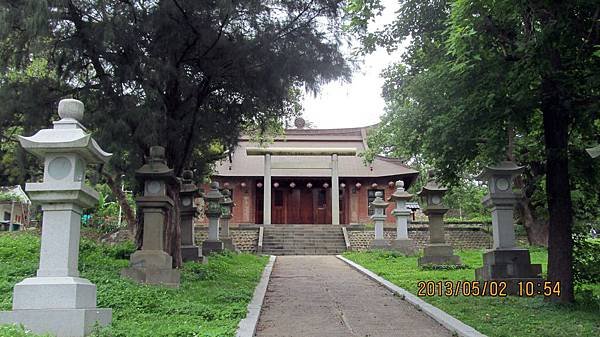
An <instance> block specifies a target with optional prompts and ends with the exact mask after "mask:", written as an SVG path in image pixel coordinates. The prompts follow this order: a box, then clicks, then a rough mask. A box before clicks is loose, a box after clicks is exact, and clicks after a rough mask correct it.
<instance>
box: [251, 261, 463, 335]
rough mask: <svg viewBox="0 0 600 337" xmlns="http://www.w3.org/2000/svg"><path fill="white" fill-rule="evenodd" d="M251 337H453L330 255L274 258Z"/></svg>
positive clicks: (431, 320) (411, 307)
mask: <svg viewBox="0 0 600 337" xmlns="http://www.w3.org/2000/svg"><path fill="white" fill-rule="evenodd" d="M256 336H260V337H275V336H277V337H292V336H294V337H300V336H303V337H320V336H327V337H342V336H344V337H346V336H361V337H367V336H368V337H388V336H389V337H402V336H406V337H429V336H431V337H433V336H435V337H446V336H447V337H451V336H452V335H451V334H450V332H448V330H446V329H444V328H443V327H442V326H441V325H439V324H438V323H437V322H435V321H434V320H433V319H431V318H430V317H428V316H426V315H425V314H423V313H421V312H420V311H418V310H417V309H416V308H415V307H413V306H412V305H410V304H409V303H406V302H404V301H402V300H401V299H400V298H398V297H395V296H394V295H393V294H392V293H391V292H390V291H388V290H387V289H385V288H383V287H382V286H380V285H378V284H377V283H375V282H373V281H371V280H369V279H368V278H367V277H366V276H364V275H362V274H360V273H359V272H357V271H355V270H354V269H352V268H350V267H349V266H347V265H346V264H345V263H343V262H342V261H340V260H338V259H337V258H336V257H335V256H279V257H277V260H276V261H275V266H274V268H273V273H272V274H271V280H270V281H269V286H268V288H267V295H266V298H265V302H264V305H263V309H262V312H261V315H260V319H259V322H258V327H257V333H256Z"/></svg>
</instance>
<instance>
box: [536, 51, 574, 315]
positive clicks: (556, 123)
mask: <svg viewBox="0 0 600 337" xmlns="http://www.w3.org/2000/svg"><path fill="white" fill-rule="evenodd" d="M549 58H550V63H551V65H552V67H553V70H554V71H552V72H550V73H547V74H544V75H542V83H541V90H542V101H541V108H542V114H543V124H544V140H545V143H546V198H547V200H548V211H549V237H548V280H549V281H551V282H560V289H561V293H560V296H555V297H552V298H551V300H552V301H556V302H563V303H570V302H573V301H574V293H573V238H572V236H571V234H572V233H571V232H572V224H573V215H572V214H573V209H572V203H571V188H570V184H569V167H568V164H569V161H568V149H567V146H568V140H569V134H568V131H569V120H570V116H569V112H568V110H567V109H566V104H565V99H564V95H563V93H562V90H561V87H560V84H559V82H558V81H559V79H558V78H559V76H560V75H559V73H558V69H560V55H559V54H558V52H557V51H556V50H552V51H549Z"/></svg>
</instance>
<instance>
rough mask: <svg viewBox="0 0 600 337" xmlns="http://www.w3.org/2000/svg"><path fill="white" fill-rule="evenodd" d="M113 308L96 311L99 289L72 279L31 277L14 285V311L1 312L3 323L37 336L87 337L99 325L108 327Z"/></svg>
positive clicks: (0, 321)
mask: <svg viewBox="0 0 600 337" xmlns="http://www.w3.org/2000/svg"><path fill="white" fill-rule="evenodd" d="M111 320H112V310H111V309H99V308H96V286H95V285H94V284H92V283H91V282H90V281H88V280H86V279H84V278H79V277H70V276H62V277H57V276H48V277H31V278H27V279H25V280H23V281H21V282H19V283H18V284H16V285H15V290H14V295H13V311H5V312H0V324H23V326H25V327H26V328H27V329H28V330H31V331H33V332H35V333H37V334H43V333H51V334H54V335H56V336H59V337H60V336H68V337H71V336H77V337H79V336H85V335H88V334H89V333H91V331H92V329H93V327H94V325H95V324H96V322H98V324H99V325H100V326H107V325H109V324H110V322H111Z"/></svg>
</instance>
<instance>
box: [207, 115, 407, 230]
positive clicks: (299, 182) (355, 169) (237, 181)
mask: <svg viewBox="0 0 600 337" xmlns="http://www.w3.org/2000/svg"><path fill="white" fill-rule="evenodd" d="M367 131H368V127H362V128H347V129H288V130H286V131H285V134H284V135H282V136H281V137H277V138H276V139H275V140H274V141H273V143H271V144H268V145H267V146H266V149H267V150H266V152H269V151H268V150H269V149H274V150H275V149H279V150H282V149H283V150H285V149H289V150H290V151H280V153H288V152H289V153H299V152H298V150H301V152H303V155H302V156H297V155H294V154H285V155H273V156H269V157H270V158H269V161H268V162H267V160H266V158H265V157H266V155H265V156H256V155H252V151H249V149H256V148H257V147H259V145H258V144H256V143H254V142H253V141H252V140H251V139H250V138H249V137H245V136H243V137H242V138H241V139H240V141H239V144H238V146H237V147H236V149H235V151H234V152H233V153H232V154H231V156H230V159H226V160H223V161H222V162H220V163H219V164H218V165H217V167H216V172H215V174H214V176H213V180H215V181H218V182H219V183H220V185H221V187H223V188H228V189H230V190H231V191H232V193H233V201H234V203H235V208H234V211H233V219H232V223H233V224H263V223H269V221H268V216H265V211H266V212H269V211H270V213H271V214H270V223H271V224H331V223H335V222H336V221H337V219H335V217H334V216H333V213H335V210H336V209H337V210H338V211H339V223H340V224H352V223H366V222H369V221H370V220H369V216H370V214H371V212H370V210H369V203H370V202H371V201H372V200H373V199H374V198H375V192H377V191H382V192H383V193H384V195H385V198H386V199H387V198H388V197H389V196H390V195H391V194H392V193H393V192H394V190H395V188H394V182H395V181H396V180H403V181H404V183H405V186H410V185H411V184H412V183H413V182H414V181H415V180H416V178H417V175H418V172H417V171H416V170H414V169H412V168H410V167H408V166H407V165H406V164H405V163H404V162H403V161H401V160H398V159H392V158H386V157H381V156H377V157H375V159H374V161H373V162H372V163H365V161H364V158H363V157H362V156H360V154H361V153H362V152H364V151H365V150H366V149H367V142H366V137H367ZM259 148H260V147H259ZM311 149H314V150H315V151H314V152H315V153H320V152H326V151H330V152H331V151H333V152H335V151H341V150H346V151H344V152H347V153H351V152H352V151H350V150H351V149H354V150H356V153H357V155H341V156H339V157H338V156H337V155H335V162H336V165H335V166H337V167H336V168H337V170H335V169H333V168H332V165H333V164H332V162H333V161H332V158H333V157H334V156H333V155H307V154H310V153H311V151H310V150H311ZM294 150H296V152H294ZM249 152H250V154H249ZM333 152H332V153H333ZM266 166H269V168H270V170H265V167H266ZM269 172H270V180H271V184H270V186H265V180H267V181H268V180H269V178H267V179H265V176H266V175H267V174H268V173H269ZM334 175H335V176H336V177H334ZM336 178H337V179H336ZM336 180H337V181H338V183H339V185H338V186H339V190H337V189H335V188H332V184H333V181H336ZM265 188H270V189H271V190H270V192H271V193H270V195H269V193H265V192H268V191H265ZM336 194H337V195H338V197H339V206H338V205H336V204H335V203H333V202H332V201H333V200H332V195H333V196H335V195H336ZM265 197H266V198H267V200H268V199H269V198H270V200H271V202H270V204H271V205H270V209H269V208H267V207H265V205H264V200H265ZM332 205H333V207H332ZM392 209H393V206H392V205H391V204H390V206H389V207H388V209H387V210H386V214H387V215H388V217H387V220H388V222H390V223H393V222H394V221H395V220H394V218H393V216H392V215H391V210H392ZM266 218H267V219H266ZM265 220H267V221H265Z"/></svg>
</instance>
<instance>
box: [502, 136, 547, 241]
mask: <svg viewBox="0 0 600 337" xmlns="http://www.w3.org/2000/svg"><path fill="white" fill-rule="evenodd" d="M507 134H508V146H507V148H506V157H507V158H508V160H510V161H513V162H517V160H516V158H515V131H514V129H513V128H512V127H509V128H507ZM532 173H533V174H535V172H532ZM515 187H516V188H518V189H520V190H521V191H522V192H523V196H522V198H521V199H520V200H519V201H518V203H517V213H518V214H519V218H520V219H521V222H522V224H523V227H524V228H525V232H526V233H527V241H529V244H530V245H536V246H544V247H548V223H547V222H546V221H545V220H543V221H541V220H540V219H536V216H535V214H534V212H533V211H532V206H531V203H530V200H529V197H528V194H527V193H526V190H527V189H526V188H525V187H526V186H525V181H524V179H523V176H522V175H520V176H518V177H516V178H515Z"/></svg>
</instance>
